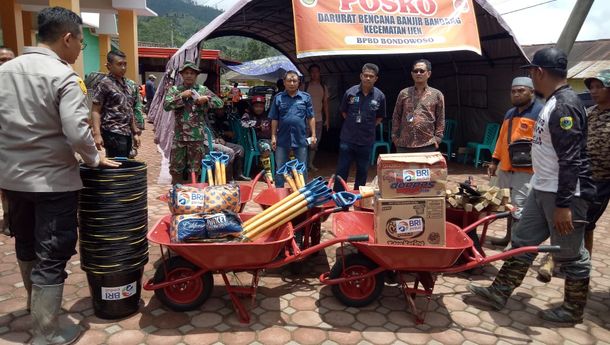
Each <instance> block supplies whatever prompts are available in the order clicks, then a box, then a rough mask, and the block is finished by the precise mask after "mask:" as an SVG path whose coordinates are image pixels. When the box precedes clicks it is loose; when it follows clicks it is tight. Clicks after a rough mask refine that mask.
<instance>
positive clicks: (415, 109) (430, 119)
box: [392, 59, 445, 153]
mask: <svg viewBox="0 0 610 345" xmlns="http://www.w3.org/2000/svg"><path fill="white" fill-rule="evenodd" d="M431 74H432V64H431V63H430V61H428V60H425V59H421V60H417V61H415V63H414V64H413V67H412V68H411V77H412V78H413V81H414V82H415V85H414V86H411V87H408V88H406V89H403V90H402V91H400V93H399V94H398V99H397V100H396V106H395V107H394V114H393V115H392V142H394V145H396V150H397V151H398V152H399V153H408V152H433V151H437V150H438V146H439V144H440V143H441V141H442V140H443V131H444V130H445V98H444V97H443V94H442V93H441V92H440V91H439V90H437V89H435V88H433V87H430V86H428V79H429V78H430V75H431Z"/></svg>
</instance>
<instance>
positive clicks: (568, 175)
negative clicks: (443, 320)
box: [469, 48, 595, 324]
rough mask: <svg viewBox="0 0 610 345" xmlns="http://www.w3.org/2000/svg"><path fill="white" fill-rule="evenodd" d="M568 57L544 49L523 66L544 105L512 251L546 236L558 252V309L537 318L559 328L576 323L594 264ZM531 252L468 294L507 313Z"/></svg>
mask: <svg viewBox="0 0 610 345" xmlns="http://www.w3.org/2000/svg"><path fill="white" fill-rule="evenodd" d="M567 65H568V58H567V55H566V54H565V53H564V52H563V51H561V50H560V49H557V48H544V49H541V50H539V51H537V52H536V54H534V58H533V60H532V63H531V64H529V65H526V66H524V67H523V68H527V69H528V70H529V74H530V76H531V78H532V81H533V82H534V88H535V90H536V91H537V92H539V93H540V94H542V95H543V96H544V98H545V99H546V104H545V105H544V108H542V111H541V112H540V114H539V115H538V120H537V122H536V128H535V130H534V140H533V143H532V165H533V169H534V175H533V176H532V180H531V182H530V183H531V185H532V190H531V192H530V194H529V196H528V197H527V200H526V201H525V206H524V207H523V213H522V214H521V220H520V221H519V226H518V227H516V228H515V229H514V233H513V236H512V241H511V246H512V247H513V248H520V247H525V246H538V245H540V244H541V243H542V242H544V241H545V240H546V239H547V238H549V237H550V238H551V245H557V246H560V247H561V250H560V251H559V252H556V253H553V259H554V260H555V262H556V263H557V264H559V265H560V269H561V271H562V273H563V274H564V275H565V287H564V300H563V304H562V305H561V306H558V307H555V308H551V309H548V310H544V311H542V312H541V313H540V316H541V317H542V318H543V319H545V320H547V321H553V322H559V323H569V324H575V323H581V322H582V321H583V314H584V309H585V305H586V304H587V294H588V292H589V279H590V278H589V277H590V276H589V274H590V272H591V259H590V257H589V252H588V251H587V250H586V249H585V247H584V234H585V226H586V220H587V209H588V201H590V200H592V199H593V198H594V196H595V187H594V185H593V181H592V178H591V167H590V164H589V157H588V156H587V149H586V148H587V117H586V112H585V107H584V106H583V105H582V103H581V102H580V99H579V98H578V95H576V93H575V92H574V90H572V88H570V86H569V85H568V82H567V79H566V76H567ZM535 257H536V254H534V253H526V254H521V255H516V256H514V257H511V258H509V259H507V260H506V261H505V262H504V264H503V265H502V268H501V269H500V272H498V275H497V276H496V278H495V280H494V282H493V283H492V284H491V286H489V287H479V286H474V285H470V286H469V289H470V291H472V292H473V293H474V294H476V295H478V296H480V297H481V298H483V299H484V300H485V301H487V302H488V303H489V304H491V305H492V306H493V307H494V309H496V310H500V309H502V308H503V307H504V305H505V304H506V302H507V301H508V298H509V297H510V295H511V294H512V292H513V291H514V289H516V288H517V287H518V286H519V285H521V282H522V281H523V278H524V277H525V275H526V274H527V271H528V269H529V267H530V266H531V264H532V262H533V261H534V259H535Z"/></svg>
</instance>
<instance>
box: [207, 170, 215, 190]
mask: <svg viewBox="0 0 610 345" xmlns="http://www.w3.org/2000/svg"><path fill="white" fill-rule="evenodd" d="M207 171H208V185H210V186H213V185H214V176H213V175H212V167H208V168H207Z"/></svg>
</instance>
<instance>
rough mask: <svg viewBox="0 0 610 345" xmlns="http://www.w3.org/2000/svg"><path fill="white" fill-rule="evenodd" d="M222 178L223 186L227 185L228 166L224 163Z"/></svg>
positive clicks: (221, 168)
mask: <svg viewBox="0 0 610 345" xmlns="http://www.w3.org/2000/svg"><path fill="white" fill-rule="evenodd" d="M220 177H221V178H222V184H227V166H226V165H225V164H224V163H223V164H221V165H220Z"/></svg>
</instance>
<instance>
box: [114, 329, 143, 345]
mask: <svg viewBox="0 0 610 345" xmlns="http://www.w3.org/2000/svg"><path fill="white" fill-rule="evenodd" d="M144 337H145V336H144V334H143V333H142V332H138V331H136V330H126V331H120V332H116V333H114V334H112V335H111V336H110V337H108V345H136V344H140V343H141V342H142V341H144Z"/></svg>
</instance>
